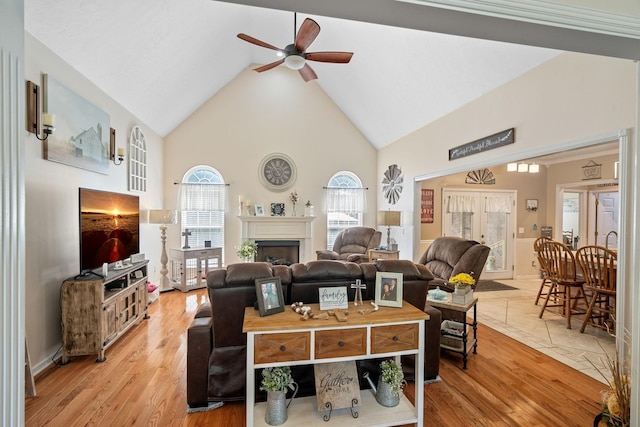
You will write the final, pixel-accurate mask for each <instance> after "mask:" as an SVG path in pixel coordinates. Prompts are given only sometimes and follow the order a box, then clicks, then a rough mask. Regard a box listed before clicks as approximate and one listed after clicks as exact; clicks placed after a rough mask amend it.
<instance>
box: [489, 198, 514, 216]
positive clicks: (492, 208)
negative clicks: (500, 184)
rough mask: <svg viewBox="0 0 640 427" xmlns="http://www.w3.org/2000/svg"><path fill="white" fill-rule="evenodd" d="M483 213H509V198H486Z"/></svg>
mask: <svg viewBox="0 0 640 427" xmlns="http://www.w3.org/2000/svg"><path fill="white" fill-rule="evenodd" d="M484 204H485V205H484V211H485V212H497V213H511V205H512V204H513V203H511V197H509V196H488V197H485V201H484Z"/></svg>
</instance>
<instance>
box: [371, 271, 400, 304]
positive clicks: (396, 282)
mask: <svg viewBox="0 0 640 427" xmlns="http://www.w3.org/2000/svg"><path fill="white" fill-rule="evenodd" d="M376 304H378V305H380V306H387V307H402V273H381V272H377V273H376Z"/></svg>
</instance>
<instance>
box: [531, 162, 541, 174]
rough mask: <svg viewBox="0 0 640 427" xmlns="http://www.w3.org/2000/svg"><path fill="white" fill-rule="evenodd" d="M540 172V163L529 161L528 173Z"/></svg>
mask: <svg viewBox="0 0 640 427" xmlns="http://www.w3.org/2000/svg"><path fill="white" fill-rule="evenodd" d="M538 172H540V165H539V164H537V163H531V164H530V165H529V173H538Z"/></svg>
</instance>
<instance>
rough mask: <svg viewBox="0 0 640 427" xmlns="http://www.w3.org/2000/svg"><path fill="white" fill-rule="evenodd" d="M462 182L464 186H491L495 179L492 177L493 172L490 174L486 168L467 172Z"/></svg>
mask: <svg viewBox="0 0 640 427" xmlns="http://www.w3.org/2000/svg"><path fill="white" fill-rule="evenodd" d="M464 182H465V184H487V185H491V184H495V183H496V179H495V178H494V177H493V172H491V171H490V170H489V169H487V168H484V169H478V170H474V171H471V172H469V173H468V174H467V178H466V179H465V180H464Z"/></svg>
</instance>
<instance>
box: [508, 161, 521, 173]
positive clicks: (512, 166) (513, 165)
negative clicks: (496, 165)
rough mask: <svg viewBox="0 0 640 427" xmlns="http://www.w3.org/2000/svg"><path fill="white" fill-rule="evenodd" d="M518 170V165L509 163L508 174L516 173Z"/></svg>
mask: <svg viewBox="0 0 640 427" xmlns="http://www.w3.org/2000/svg"><path fill="white" fill-rule="evenodd" d="M517 170H518V164H517V163H507V172H516V171H517Z"/></svg>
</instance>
